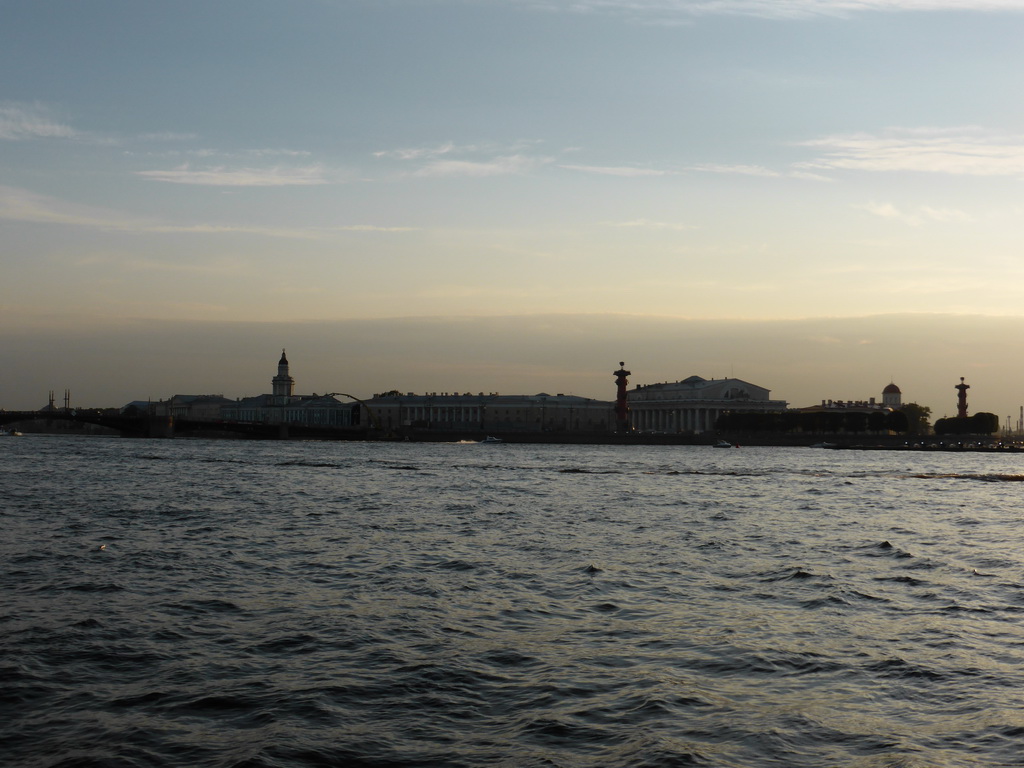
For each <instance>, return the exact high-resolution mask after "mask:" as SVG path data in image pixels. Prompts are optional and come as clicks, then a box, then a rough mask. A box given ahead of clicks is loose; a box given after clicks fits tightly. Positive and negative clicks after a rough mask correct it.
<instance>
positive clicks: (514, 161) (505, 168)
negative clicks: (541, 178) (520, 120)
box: [415, 155, 550, 176]
mask: <svg viewBox="0 0 1024 768" xmlns="http://www.w3.org/2000/svg"><path fill="white" fill-rule="evenodd" d="M548 162H550V159H549V158H543V157H530V156H528V155H507V156H505V157H495V158H492V159H490V160H480V161H476V160H434V161H432V162H430V163H427V164H426V165H424V166H423V167H422V168H420V169H418V170H417V171H416V172H415V175H416V176H504V175H508V174H520V173H526V172H528V171H531V170H533V169H534V168H536V167H538V166H541V165H544V164H546V163H548Z"/></svg>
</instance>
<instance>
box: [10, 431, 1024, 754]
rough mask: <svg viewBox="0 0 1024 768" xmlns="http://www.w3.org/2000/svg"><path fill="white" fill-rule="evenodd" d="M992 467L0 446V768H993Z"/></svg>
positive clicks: (1022, 577)
mask: <svg viewBox="0 0 1024 768" xmlns="http://www.w3.org/2000/svg"><path fill="white" fill-rule="evenodd" d="M1022 463H1024V456H1021V455H996V454H970V453H960V454H946V453H910V452H864V453H862V452H855V451H824V450H814V449H807V448H792V449H787V448H740V449H733V450H724V449H723V450H717V449H714V448H710V447H703V446H685V447H668V446H664V447H635V446H630V447H603V446H549V445H545V446H533V445H509V444H504V445H475V444H386V443H379V444H374V443H316V442H238V441H203V440H163V441H159V440H126V439H116V438H111V439H106V438H66V437H51V436H25V437H20V438H5V439H0V472H2V474H0V526H2V528H0V530H2V534H3V535H2V540H0V589H2V591H0V594H2V597H3V600H2V604H0V681H2V683H3V684H2V686H0V764H2V765H4V766H18V767H19V768H35V767H42V766H46V767H47V768H53V767H56V766H62V767H69V766H126V767H127V766H160V767H161V768H165V767H167V766H171V767H175V766H181V767H183V768H184V767H185V766H188V767H189V768H192V767H195V766H225V767H227V766H253V767H255V766H288V767H290V766H391V767H397V766H517V767H518V766H565V767H567V768H568V767H581V766H611V767H614V766H624V767H625V766H629V767H632V766H722V767H725V768H730V767H734V766H758V767H759V766H808V767H809V768H810V767H813V768H821V767H822V766H856V767H859V768H869V767H870V768H882V767H885V768H922V767H925V766H928V767H939V766H941V767H942V768H946V767H948V766H986V767H987V766H1008V765H1016V766H1019V765H1024V624H1022V622H1024V552H1022V547H1021V542H1022V540H1024V505H1022V503H1021V492H1022V490H1024V485H1022V483H1021V482H1017V481H1021V480H1024V469H1022Z"/></svg>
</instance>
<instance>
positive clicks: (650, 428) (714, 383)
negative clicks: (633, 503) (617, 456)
mask: <svg viewBox="0 0 1024 768" xmlns="http://www.w3.org/2000/svg"><path fill="white" fill-rule="evenodd" d="M770 394H771V390H768V389H765V388H764V387H759V386H757V385H756V384H751V383H750V382H747V381H743V380H741V379H731V378H730V379H704V378H701V377H700V376H690V377H689V378H688V379H683V380H682V381H670V382H665V383H662V384H644V385H641V386H638V387H636V388H635V389H633V390H630V392H629V393H628V398H629V411H630V425H631V427H632V428H633V429H635V430H638V431H640V432H665V433H669V434H672V433H678V432H695V433H700V432H710V431H712V430H714V428H715V422H716V421H717V420H718V417H719V416H721V415H722V414H723V413H725V412H730V411H744V412H751V411H756V412H775V411H784V410H786V406H787V405H788V404H787V403H786V401H785V400H772V399H770Z"/></svg>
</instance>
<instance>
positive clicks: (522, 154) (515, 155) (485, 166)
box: [373, 141, 553, 176]
mask: <svg viewBox="0 0 1024 768" xmlns="http://www.w3.org/2000/svg"><path fill="white" fill-rule="evenodd" d="M538 143H539V142H537V141H517V142H513V143H511V144H496V143H493V142H484V143H479V144H455V143H453V142H446V143H444V144H438V145H435V146H424V147H404V148H400V149H387V150H380V151H378V152H374V153H373V155H374V157H376V158H379V159H390V160H398V161H401V162H402V163H411V164H413V165H415V166H416V168H415V170H413V171H412V172H411V174H412V175H413V176H504V175H514V174H523V173H528V172H529V171H532V170H534V169H535V168H539V167H541V166H544V165H547V164H549V163H551V162H553V158H551V157H546V156H543V155H538V154H535V153H533V152H532V151H531V150H532V149H533V147H534V146H535V145H536V144H538Z"/></svg>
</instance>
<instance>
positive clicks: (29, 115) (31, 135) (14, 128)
mask: <svg viewBox="0 0 1024 768" xmlns="http://www.w3.org/2000/svg"><path fill="white" fill-rule="evenodd" d="M77 135H78V132H77V131H76V130H75V129H74V128H71V127H70V126H67V125H64V124H62V123H59V122H57V121H56V120H54V119H52V118H51V117H50V116H49V114H48V113H47V110H45V109H44V108H43V107H41V106H39V105H28V106H26V105H20V104H12V103H0V139H6V140H7V141H27V140H29V139H71V138H75V137H76V136H77Z"/></svg>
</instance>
